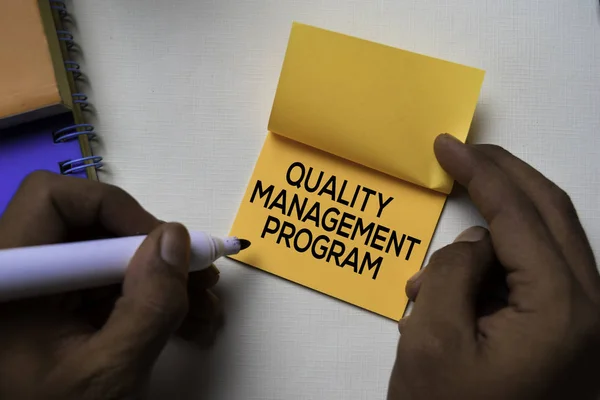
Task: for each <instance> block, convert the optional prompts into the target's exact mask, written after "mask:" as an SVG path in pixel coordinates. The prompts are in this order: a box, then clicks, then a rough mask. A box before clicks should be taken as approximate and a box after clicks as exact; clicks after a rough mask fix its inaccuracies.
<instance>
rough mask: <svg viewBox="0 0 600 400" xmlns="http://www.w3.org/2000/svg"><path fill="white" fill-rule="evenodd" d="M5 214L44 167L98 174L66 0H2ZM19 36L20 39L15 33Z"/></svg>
mask: <svg viewBox="0 0 600 400" xmlns="http://www.w3.org/2000/svg"><path fill="white" fill-rule="evenodd" d="M1 2H2V9H3V10H4V11H3V14H2V15H1V16H0V215H1V214H2V213H3V212H4V210H5V208H6V206H7V204H8V203H9V202H10V200H11V198H12V197H13V195H14V193H15V192H16V191H17V189H18V187H19V185H20V183H21V182H22V180H23V179H24V178H25V177H26V176H27V175H28V174H30V173H31V172H34V171H36V170H46V171H51V172H55V173H58V174H63V175H72V176H76V177H80V178H87V179H92V180H97V179H98V175H97V170H98V169H99V168H101V167H102V157H99V156H96V155H94V154H93V152H92V149H91V145H90V143H91V140H92V139H93V138H94V137H95V131H94V127H93V126H92V125H90V124H87V123H85V118H84V117H85V112H86V109H87V107H88V102H87V96H85V94H83V93H80V92H79V90H78V83H79V82H80V79H81V78H82V73H81V68H80V66H79V64H78V63H77V62H75V61H73V60H72V57H71V56H72V55H73V54H75V52H74V51H73V50H76V44H75V41H74V37H73V34H72V33H71V32H70V31H69V30H68V27H69V22H70V21H71V17H70V16H69V14H68V10H67V5H66V4H65V2H64V1H62V0H60V1H59V0H52V1H50V0H20V1H9V0H1ZM16 38H19V39H16Z"/></svg>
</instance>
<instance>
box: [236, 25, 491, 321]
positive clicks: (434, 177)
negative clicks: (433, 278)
mask: <svg viewBox="0 0 600 400" xmlns="http://www.w3.org/2000/svg"><path fill="white" fill-rule="evenodd" d="M482 82H483V71H480V70H478V69H474V68H470V67H466V66H461V65H458V64H453V63H449V62H446V61H442V60H437V59H433V58H430V57H426V56H422V55H418V54H415V53H411V52H406V51H403V50H398V49H394V48H391V47H387V46H383V45H380V44H376V43H372V42H368V41H364V40H361V39H357V38H352V37H349V36H346V35H341V34H338V33H334V32H330V31H326V30H322V29H318V28H314V27H310V26H307V25H302V24H294V26H293V28H292V33H291V37H290V41H289V45H288V50H287V53H286V58H285V61H284V65H283V69H282V73H281V77H280V82H279V86H278V88H277V93H276V96H275V102H274V105H273V110H272V113H271V119H270V122H269V126H268V129H269V133H268V135H267V138H266V140H265V143H264V146H263V149H262V151H261V154H260V157H259V160H258V162H257V164H256V167H255V169H254V172H253V174H252V177H251V180H250V183H249V185H248V188H247V190H246V193H245V195H244V198H243V200H242V204H241V206H240V209H239V212H238V215H237V217H236V219H235V222H234V224H233V227H232V229H231V234H232V235H235V236H238V237H243V238H246V239H249V240H250V241H251V242H252V246H251V247H250V248H249V249H247V250H245V251H243V252H241V253H240V254H238V255H236V256H234V257H233V258H234V259H236V260H239V261H241V262H244V263H246V264H249V265H252V266H254V267H256V268H259V269H262V270H264V271H267V272H270V273H273V274H275V275H278V276H281V277H283V278H285V279H288V280H291V281H293V282H297V283H299V284H301V285H304V286H307V287H309V288H312V289H314V290H317V291H319V292H322V293H325V294H328V295H330V296H333V297H336V298H338V299H341V300H343V301H346V302H349V303H351V304H354V305H356V306H359V307H362V308H364V309H367V310H370V311H372V312H375V313H378V314H381V315H383V316H385V317H388V318H392V319H395V320H397V319H399V318H400V317H401V316H402V313H403V312H404V309H405V306H406V302H407V298H406V295H405V294H404V286H405V284H406V281H407V279H408V278H409V277H410V276H412V275H413V274H414V273H415V272H417V271H418V270H419V268H420V267H421V264H422V262H423V259H424V257H425V254H426V252H427V249H428V247H429V244H430V242H431V238H432V236H433V232H434V231H435V227H436V224H437V222H438V219H439V216H440V214H441V211H442V208H443V206H444V202H445V200H446V196H447V193H448V192H449V191H450V189H451V187H452V180H451V178H450V177H448V176H447V175H446V174H445V173H444V171H443V170H442V169H441V167H440V166H439V164H438V163H437V161H436V159H435V156H434V154H433V141H434V139H435V137H436V136H437V135H439V134H440V133H443V132H447V133H451V134H453V135H455V136H457V137H458V138H459V139H461V140H465V139H466V137H467V134H468V130H469V126H470V124H471V120H472V118H473V113H474V110H475V106H476V103H477V98H478V93H479V90H480V87H481V84H482Z"/></svg>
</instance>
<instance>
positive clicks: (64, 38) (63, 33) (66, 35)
mask: <svg viewBox="0 0 600 400" xmlns="http://www.w3.org/2000/svg"><path fill="white" fill-rule="evenodd" d="M56 34H57V35H58V40H60V41H61V42H65V43H66V44H67V49H68V50H71V49H72V48H73V46H75V36H73V34H72V33H71V32H69V31H67V30H64V29H61V30H57V31H56Z"/></svg>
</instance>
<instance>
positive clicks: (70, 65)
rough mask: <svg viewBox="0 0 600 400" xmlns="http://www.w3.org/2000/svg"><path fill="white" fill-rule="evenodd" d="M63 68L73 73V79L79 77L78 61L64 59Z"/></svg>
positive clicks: (79, 67)
mask: <svg viewBox="0 0 600 400" xmlns="http://www.w3.org/2000/svg"><path fill="white" fill-rule="evenodd" d="M65 69H66V70H67V72H70V73H72V74H73V79H79V78H80V77H81V75H82V73H81V66H80V65H79V63H78V62H75V61H70V60H67V61H65Z"/></svg>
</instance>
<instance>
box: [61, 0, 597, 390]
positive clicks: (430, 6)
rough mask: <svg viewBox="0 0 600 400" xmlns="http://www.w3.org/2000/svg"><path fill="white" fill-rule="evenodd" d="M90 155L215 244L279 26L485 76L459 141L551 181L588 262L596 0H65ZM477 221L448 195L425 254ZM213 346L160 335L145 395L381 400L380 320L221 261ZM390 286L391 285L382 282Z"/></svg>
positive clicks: (386, 337)
mask: <svg viewBox="0 0 600 400" xmlns="http://www.w3.org/2000/svg"><path fill="white" fill-rule="evenodd" d="M69 8H70V10H71V12H72V13H73V14H74V16H75V18H76V21H77V29H76V34H77V39H78V41H79V43H80V44H81V46H82V48H83V51H84V54H83V56H84V60H85V62H84V64H85V70H86V72H87V74H88V76H89V78H90V82H91V87H90V88H89V90H88V92H89V94H90V95H91V99H92V101H93V103H94V104H95V106H96V109H97V117H96V121H95V122H96V125H97V128H98V131H99V132H101V134H102V142H101V143H100V144H99V145H97V146H96V152H97V153H99V154H101V155H104V156H106V158H107V162H108V168H107V169H106V171H105V172H104V174H103V175H102V179H103V180H104V181H106V182H111V183H116V184H118V185H120V186H122V187H124V188H125V189H126V190H128V191H130V192H131V193H132V194H134V195H135V196H136V197H137V198H138V199H140V201H141V202H142V203H143V204H144V205H145V206H146V207H148V208H149V209H150V210H151V211H152V212H154V213H156V214H157V215H158V216H159V217H160V218H162V219H167V220H179V221H182V222H184V223H186V224H188V226H189V227H191V228H195V229H205V230H209V231H211V232H214V233H215V234H226V233H227V232H228V230H229V227H230V225H231V223H232V221H233V218H234V216H235V213H236V210H237V207H238V205H239V202H240V199H241V197H242V194H243V191H244V189H245V186H246V184H247V181H248V179H249V176H250V173H251V170H252V167H253V166H254V163H255V161H256V159H257V156H258V154H259V150H260V148H261V145H262V142H263V138H264V136H265V133H266V132H265V129H266V126H267V120H268V117H269V112H270V108H271V104H272V101H273V96H274V93H275V88H276V84H277V80H278V76H279V71H280V68H281V63H282V60H283V56H284V51H285V47H286V42H287V39H288V33H289V29H290V26H291V23H292V21H293V20H297V21H299V22H305V23H309V24H314V25H318V26H320V27H323V28H327V29H333V30H337V31H340V32H343V33H348V34H351V35H355V36H360V37H363V38H366V39H371V40H375V41H379V42H383V43H385V44H390V45H393V46H398V47H402V48H405V49H408V50H413V51H417V52H420V53H424V54H428V55H432V56H436V57H441V58H446V59H449V60H452V61H456V62H460V63H464V64H468V65H471V66H475V67H480V68H483V69H485V70H486V71H487V76H486V80H485V83H484V87H483V91H482V95H481V101H480V105H479V108H478V111H477V115H476V119H475V124H474V127H475V129H474V134H473V136H472V140H473V141H474V142H490V143H496V144H500V145H503V146H505V147H507V148H508V149H509V150H511V151H513V152H514V153H516V154H517V155H519V156H520V157H522V158H524V159H525V160H527V161H528V162H530V163H532V164H533V165H534V166H535V167H537V168H539V169H540V170H541V171H542V172H544V173H545V174H546V175H547V176H549V177H550V178H552V179H553V180H555V181H556V182H557V183H558V184H559V185H560V186H562V187H563V188H565V189H566V190H567V191H568V192H570V194H571V195H572V198H573V200H574V202H575V204H576V206H577V207H578V210H579V212H580V215H581V218H582V220H583V222H584V225H585V227H586V229H587V231H588V234H589V237H590V240H591V241H592V243H593V246H594V249H595V251H596V254H597V255H598V254H600V12H599V5H598V1H597V0H568V1H567V0H543V1H542V0H502V1H498V0H372V1H367V0H347V1H344V0H304V1H300V0H296V1H292V0H246V1H244V0H170V1H166V0H160V1H159V0H103V1H97V0H77V1H74V2H71V3H69ZM477 222H478V216H477V214H476V213H475V212H474V210H473V209H472V207H471V206H470V205H469V203H468V201H467V200H466V199H465V198H464V196H461V195H460V194H459V195H454V196H453V197H452V198H451V200H450V201H449V203H448V205H447V207H446V210H445V211H444V214H443V216H442V220H441V223H440V226H439V228H438V230H437V233H436V236H435V240H434V242H433V245H432V249H436V248H439V247H440V246H442V245H444V244H445V243H447V242H449V241H451V240H452V239H453V238H454V236H455V235H456V234H457V233H458V232H459V231H461V230H462V229H463V228H465V227H467V226H469V225H471V224H474V223H477ZM219 266H220V269H221V271H222V280H221V283H220V284H219V294H220V295H221V297H222V298H223V299H224V301H225V304H226V311H227V325H226V327H225V329H224V331H223V332H222V333H221V335H220V338H219V340H218V342H217V344H216V346H215V348H214V349H213V350H212V351H210V352H201V351H198V350H196V349H194V348H192V347H190V346H186V345H184V344H181V343H173V344H172V345H170V346H169V348H168V350H167V351H166V353H165V354H164V357H163V358H162V359H161V361H160V363H159V365H158V368H157V370H156V374H155V378H154V381H153V384H152V393H153V396H152V398H154V399H164V398H177V399H201V398H207V399H227V400H237V399H248V400H250V399H261V400H262V399H344V400H346V399H347V400H352V399H369V400H371V399H383V398H384V397H385V392H386V386H387V380H388V376H389V372H390V369H391V366H392V363H393V359H394V355H395V346H396V342H397V339H398V334H397V330H396V326H395V324H394V323H392V322H389V321H387V320H384V319H382V318H380V317H377V316H374V315H371V314H369V313H367V312H363V311H360V310H358V309H356V308H353V307H351V306H347V305H345V304H342V303H340V302H338V301H336V300H333V299H330V298H327V297H325V296H322V295H319V294H316V293H313V292H311V291H309V290H307V289H303V288H301V287H298V286H295V285H292V284H290V283H287V282H284V281H282V280H280V279H277V278H274V277H271V276H268V275H266V274H264V273H260V272H257V271H254V270H250V269H247V268H243V267H240V266H237V265H234V264H233V263H232V262H229V261H227V260H224V261H221V262H220V264H219ZM398 290H403V288H400V287H399V288H398Z"/></svg>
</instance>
